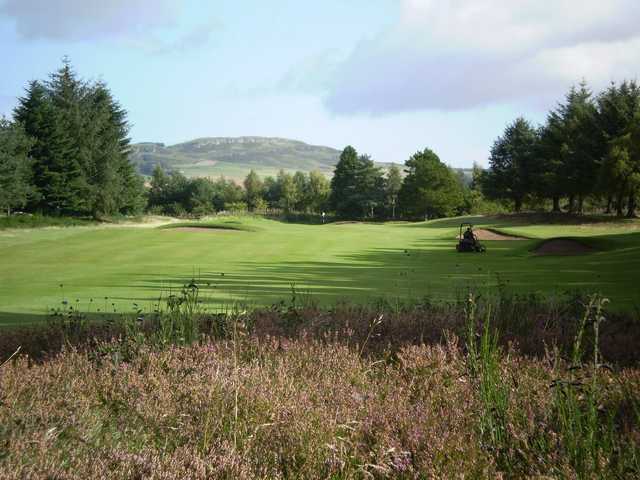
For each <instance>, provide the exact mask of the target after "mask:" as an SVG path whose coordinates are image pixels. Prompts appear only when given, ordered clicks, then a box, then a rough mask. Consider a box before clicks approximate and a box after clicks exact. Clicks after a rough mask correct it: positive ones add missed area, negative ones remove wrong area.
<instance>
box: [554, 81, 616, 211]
mask: <svg viewBox="0 0 640 480" xmlns="http://www.w3.org/2000/svg"><path fill="white" fill-rule="evenodd" d="M546 130H548V131H547V132H545V133H546V134H547V135H549V136H550V141H546V142H545V143H544V144H543V145H544V146H545V147H546V148H545V149H544V152H545V154H546V156H547V158H549V159H550V160H551V161H552V162H554V164H553V165H552V167H551V169H552V170H551V171H552V172H553V177H552V178H550V179H549V181H550V182H551V181H553V180H556V179H557V180H558V182H559V184H560V185H561V187H562V188H561V189H562V190H563V191H564V193H565V194H566V195H567V196H568V197H569V210H570V211H571V212H582V209H583V204H584V200H585V198H586V197H587V196H588V195H589V194H591V193H593V191H594V186H595V185H596V183H597V180H598V172H599V170H600V160H601V158H602V157H603V156H604V154H605V149H604V145H603V143H602V140H601V136H600V134H599V133H600V132H599V129H598V126H597V122H596V107H595V105H594V103H593V100H592V98H591V92H590V91H589V89H588V88H587V86H586V84H585V83H582V84H580V86H579V88H575V87H572V88H571V90H570V91H569V93H568V94H567V95H566V98H565V103H564V104H560V105H559V106H558V108H557V109H556V110H555V111H554V112H551V114H550V116H549V119H548V122H547V129H546Z"/></svg>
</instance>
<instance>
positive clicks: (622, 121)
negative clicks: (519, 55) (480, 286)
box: [479, 81, 640, 217]
mask: <svg viewBox="0 0 640 480" xmlns="http://www.w3.org/2000/svg"><path fill="white" fill-rule="evenodd" d="M479 181H480V185H481V190H482V192H483V193H484V194H485V195H486V196H487V197H489V198H493V199H498V200H507V201H509V202H511V205H512V208H513V209H514V210H515V211H516V212H518V211H520V210H521V209H522V208H523V205H525V204H527V203H528V204H529V205H533V206H535V207H538V208H540V207H544V206H545V205H546V204H549V207H550V208H551V209H552V210H553V211H554V212H560V211H562V210H566V211H568V212H570V213H578V214H579V213H583V212H584V210H585V208H586V206H585V205H586V203H587V202H588V203H589V204H590V205H591V208H597V209H602V210H604V211H605V212H606V213H612V212H613V211H615V213H616V214H617V215H618V216H624V215H626V216H627V217H635V215H636V210H637V204H638V194H639V193H640V87H639V86H638V84H637V83H636V82H635V81H624V82H622V83H620V84H615V83H612V84H611V85H610V86H609V87H608V88H607V89H606V90H604V91H603V92H601V93H600V94H598V95H593V93H592V92H591V90H590V89H589V88H588V87H587V85H586V84H585V83H584V82H583V83H581V84H580V85H579V86H577V87H573V88H571V89H570V91H569V92H568V93H567V94H566V96H565V98H564V101H562V102H560V103H559V104H558V106H557V107H556V108H555V109H554V110H552V111H550V112H549V113H548V115H547V119H546V122H545V124H544V125H541V126H534V125H532V124H531V123H530V122H528V121H527V120H525V119H524V118H517V119H516V120H515V121H514V122H513V123H511V124H510V125H508V126H507V127H506V129H505V131H504V133H503V135H502V136H500V137H499V138H498V139H497V140H496V141H495V143H494V144H493V147H492V148H491V155H490V158H489V169H488V170H486V171H485V172H483V173H482V174H481V175H480V179H479Z"/></svg>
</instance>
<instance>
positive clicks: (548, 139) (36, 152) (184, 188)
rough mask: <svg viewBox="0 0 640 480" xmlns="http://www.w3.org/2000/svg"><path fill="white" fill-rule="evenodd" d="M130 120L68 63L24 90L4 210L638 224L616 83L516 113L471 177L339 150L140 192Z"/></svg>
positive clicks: (9, 129)
mask: <svg viewBox="0 0 640 480" xmlns="http://www.w3.org/2000/svg"><path fill="white" fill-rule="evenodd" d="M128 132H129V124H128V122H127V115H126V111H125V110H124V109H123V108H122V107H121V106H120V105H119V103H118V102H117V101H116V100H115V99H114V98H113V96H112V94H111V92H110V91H109V89H108V88H107V86H106V84H104V83H103V82H87V81H84V80H81V79H79V78H78V77H77V75H76V74H75V72H74V71H73V69H72V68H71V65H70V64H69V62H68V61H66V60H65V61H64V62H63V65H62V67H61V68H60V69H59V70H57V71H56V72H54V73H53V74H51V75H50V76H49V78H48V79H46V80H43V81H38V80H36V81H32V82H30V83H29V84H28V86H27V88H26V92H25V95H24V96H23V97H22V98H20V99H19V103H18V106H17V107H16V109H15V110H14V115H13V119H12V121H9V120H7V119H4V118H2V119H0V208H1V209H3V210H4V211H5V212H7V213H8V214H10V213H11V212H12V211H13V210H16V209H20V210H24V211H27V212H40V213H43V214H47V215H70V216H93V217H95V218H100V217H104V216H112V215H118V214H123V215H128V214H134V213H140V212H142V211H144V210H145V209H146V210H147V211H150V212H153V213H161V214H168V215H178V216H180V215H196V216H197V215H206V214H210V213H214V212H220V211H223V210H232V211H239V210H247V211H253V212H266V211H268V210H278V211H282V212H285V213H308V214H320V213H322V212H327V213H332V214H334V215H335V216H337V217H339V218H345V219H395V218H405V219H424V218H437V217H445V216H452V215H462V214H467V213H493V212H495V211H501V210H504V209H505V208H508V209H513V210H515V211H520V210H521V209H523V208H525V207H531V206H533V207H534V208H538V209H539V208H544V207H546V206H548V207H549V208H551V209H552V210H553V211H561V210H567V211H569V212H572V213H581V212H583V211H584V210H585V208H586V206H585V205H586V204H588V206H589V207H590V208H593V206H596V207H598V208H600V207H601V208H602V209H603V210H605V211H606V212H613V211H615V212H616V213H617V214H618V215H619V216H622V215H624V214H626V215H627V216H630V217H631V216H635V213H636V208H637V197H638V192H639V190H640V87H638V85H637V83H636V82H634V81H625V82H623V83H621V84H619V85H618V84H612V85H611V86H610V87H609V88H608V89H607V90H605V91H604V92H602V93H600V94H599V95H597V96H594V95H593V94H592V93H591V91H590V90H589V89H588V88H587V86H586V85H585V84H584V83H583V84H581V85H579V86H578V87H574V88H572V89H571V90H570V91H569V93H568V94H567V95H566V97H565V99H564V101H563V102H562V103H560V104H559V105H558V106H557V108H556V109H554V110H552V111H551V112H549V114H548V116H547V120H546V123H545V124H544V125H542V126H534V125H532V124H531V123H530V122H528V121H527V120H525V119H523V118H518V119H516V120H515V121H514V122H513V123H512V124H510V125H508V126H507V128H506V129H505V131H504V133H503V135H501V136H500V137H499V138H498V139H497V140H496V141H495V143H494V144H493V146H492V148H491V153H490V158H489V164H490V165H489V168H488V169H487V170H483V169H481V168H480V167H478V166H477V165H475V166H474V170H473V178H472V179H467V178H464V175H462V174H461V173H460V172H457V171H455V170H453V169H451V168H450V167H449V166H447V165H446V164H444V163H443V162H442V161H441V160H440V158H439V157H438V156H437V154H436V153H435V152H433V151H432V150H430V149H425V150H422V151H418V152H416V153H415V154H414V155H412V156H411V157H410V158H409V159H407V160H406V162H405V164H404V169H403V170H401V169H400V168H399V167H398V166H396V165H391V166H390V167H389V168H381V167H380V166H378V165H376V164H375V163H374V161H373V160H372V159H371V157H370V156H369V155H365V154H361V153H358V152H357V151H356V149H355V148H353V147H351V146H347V147H346V148H345V149H344V150H343V151H342V153H341V154H340V158H339V160H338V162H337V164H336V166H335V169H334V172H333V176H332V177H331V179H330V180H329V179H327V178H326V177H325V176H324V175H323V174H322V173H321V172H319V171H313V172H310V173H304V172H296V173H294V174H291V173H287V172H285V171H280V172H279V173H278V174H277V175H276V176H267V177H265V178H260V177H259V175H258V174H257V173H256V172H255V171H253V170H252V171H251V172H250V173H249V174H248V175H247V177H246V178H245V179H244V182H242V184H239V183H236V182H234V181H233V180H229V179H225V178H223V177H221V178H219V179H209V178H186V177H185V176H184V175H182V174H181V173H180V172H175V171H169V172H165V171H164V170H163V169H162V167H161V166H159V165H158V166H156V168H155V170H154V171H153V173H152V175H151V177H150V179H148V184H147V185H145V183H144V180H143V178H142V177H141V176H140V175H139V174H138V173H137V172H136V171H135V169H134V167H133V165H132V164H131V162H130V161H129V158H128V156H129V147H130V140H129V137H128Z"/></svg>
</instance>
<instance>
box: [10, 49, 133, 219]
mask: <svg viewBox="0 0 640 480" xmlns="http://www.w3.org/2000/svg"><path fill="white" fill-rule="evenodd" d="M14 118H15V119H16V121H19V122H20V123H22V124H23V125H24V128H25V131H26V132H27V134H28V135H29V136H31V137H33V139H34V144H33V146H32V148H31V151H30V155H31V157H32V158H33V179H34V184H35V187H36V189H37V191H38V193H39V199H40V200H39V201H38V202H37V203H36V202H34V203H33V204H32V205H31V208H32V209H34V210H41V211H43V212H45V213H55V214H80V215H87V214H92V215H93V216H94V217H98V216H101V215H103V214H106V215H112V214H115V213H133V212H135V211H138V210H140V209H141V208H143V206H144V197H143V193H144V187H143V182H142V179H141V177H140V176H139V175H137V173H136V172H135V169H134V167H133V165H132V164H131V163H130V162H129V159H128V154H129V138H128V124H127V120H126V112H125V110H124V109H123V108H122V107H121V106H120V105H119V104H118V103H117V102H116V101H115V100H114V99H113V97H112V95H111V93H110V92H109V90H108V88H107V87H106V85H105V84H104V83H95V84H88V83H86V82H83V81H82V80H79V79H78V78H77V76H76V74H75V73H74V72H73V70H72V68H71V65H70V63H69V62H68V61H67V60H65V61H64V63H63V66H62V67H61V68H60V69H59V70H58V71H56V72H54V73H53V74H51V75H50V77H49V80H48V81H46V82H44V83H42V82H38V81H34V82H31V83H30V84H29V86H28V88H27V91H26V95H25V96H24V97H23V98H21V99H20V101H19V105H18V107H17V108H16V110H15V112H14Z"/></svg>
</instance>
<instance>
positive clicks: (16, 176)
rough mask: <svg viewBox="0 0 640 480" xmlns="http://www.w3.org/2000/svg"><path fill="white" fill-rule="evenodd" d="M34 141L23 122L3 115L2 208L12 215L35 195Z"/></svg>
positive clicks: (0, 121)
mask: <svg viewBox="0 0 640 480" xmlns="http://www.w3.org/2000/svg"><path fill="white" fill-rule="evenodd" d="M32 143H33V142H32V140H31V139H30V138H29V137H28V136H27V135H26V133H25V131H24V129H23V128H22V126H21V125H20V124H15V123H14V124H12V123H9V121H8V120H6V119H5V118H4V117H3V118H0V209H2V210H4V211H6V212H7V215H11V211H12V210H14V209H16V208H23V207H24V206H25V205H27V202H28V201H29V199H30V198H31V197H32V196H33V195H34V194H35V189H34V186H33V184H32V182H31V177H32V169H31V163H32V162H31V159H30V158H29V151H30V150H31V146H32Z"/></svg>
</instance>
